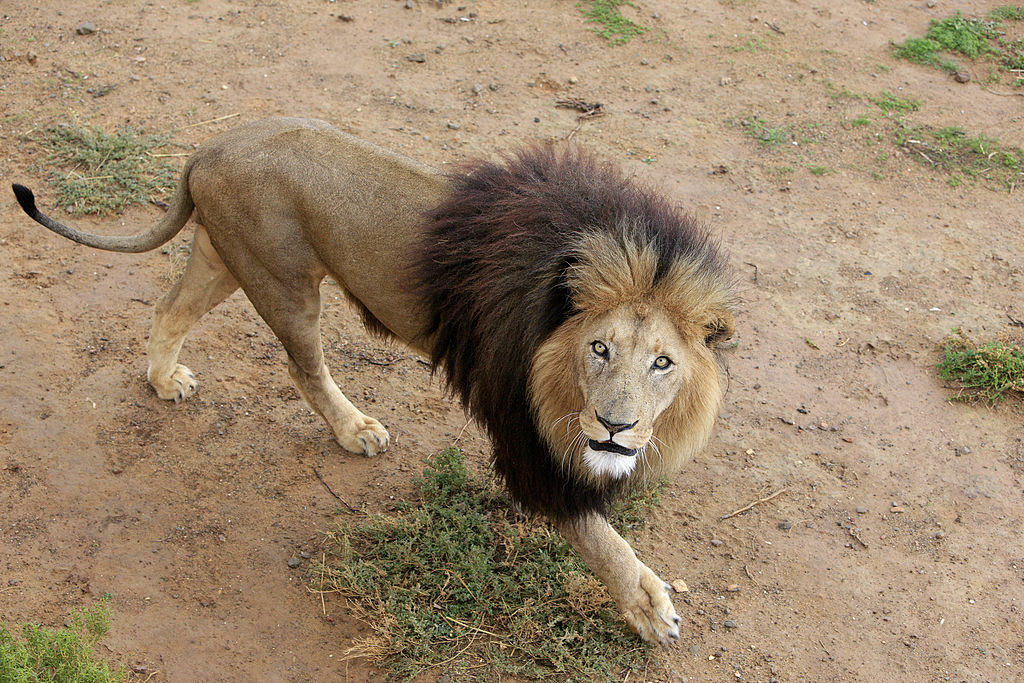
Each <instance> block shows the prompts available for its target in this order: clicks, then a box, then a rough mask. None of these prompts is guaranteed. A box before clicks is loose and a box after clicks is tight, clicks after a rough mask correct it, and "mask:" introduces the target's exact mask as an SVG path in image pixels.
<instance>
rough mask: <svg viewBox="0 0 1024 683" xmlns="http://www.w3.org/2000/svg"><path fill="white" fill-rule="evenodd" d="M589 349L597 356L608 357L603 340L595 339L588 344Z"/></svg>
mask: <svg viewBox="0 0 1024 683" xmlns="http://www.w3.org/2000/svg"><path fill="white" fill-rule="evenodd" d="M590 350H591V351H593V352H594V355H595V356H597V357H598V358H607V357H608V347H607V346H605V344H604V342H599V341H595V342H592V343H591V344H590Z"/></svg>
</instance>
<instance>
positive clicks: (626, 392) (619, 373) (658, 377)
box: [575, 306, 687, 478]
mask: <svg viewBox="0 0 1024 683" xmlns="http://www.w3.org/2000/svg"><path fill="white" fill-rule="evenodd" d="M588 340H589V341H588ZM576 346H577V348H576V358H575V374H576V378H577V382H578V384H579V390H580V394H581V397H582V399H583V405H582V407H581V409H580V411H579V430H580V431H579V434H578V437H579V440H580V441H582V443H581V451H582V461H583V465H584V466H585V467H587V468H588V469H589V470H590V471H591V472H593V474H594V475H595V476H597V477H605V476H607V477H610V478H619V477H623V476H626V475H629V474H630V473H632V471H633V469H634V468H635V467H636V462H637V457H638V454H640V457H643V453H641V451H645V450H646V449H647V448H648V447H651V446H650V444H651V437H652V434H653V433H654V423H655V420H656V419H657V417H658V416H659V415H661V414H662V412H664V410H665V409H666V408H668V407H669V406H670V405H671V404H672V402H673V401H674V400H675V398H676V396H677V395H678V394H679V389H680V387H682V385H683V384H684V382H685V381H686V379H687V351H686V349H685V344H684V342H683V340H682V339H681V338H680V336H679V333H678V331H677V330H676V329H675V326H674V325H672V324H671V322H669V320H668V318H667V317H666V316H665V314H664V313H663V312H661V311H647V312H644V311H637V310H635V309H634V308H633V307H626V306H623V307H620V308H617V309H615V310H614V311H612V312H610V313H607V314H605V315H602V316H600V317H598V318H596V319H594V320H589V321H587V322H586V323H585V324H584V325H583V326H582V329H581V330H580V336H579V337H578V338H577V344H576ZM653 448H657V445H656V444H655V446H653Z"/></svg>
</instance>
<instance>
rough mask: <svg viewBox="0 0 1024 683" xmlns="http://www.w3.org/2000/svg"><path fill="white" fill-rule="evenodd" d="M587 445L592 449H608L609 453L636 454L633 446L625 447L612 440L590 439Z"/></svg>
mask: <svg viewBox="0 0 1024 683" xmlns="http://www.w3.org/2000/svg"><path fill="white" fill-rule="evenodd" d="M587 445H588V446H590V449H591V450H594V451H608V452H610V453H618V454H619V455H636V449H635V448H626V447H625V446H620V445H619V444H617V443H615V442H613V441H594V440H593V439H591V440H590V443H588V444H587Z"/></svg>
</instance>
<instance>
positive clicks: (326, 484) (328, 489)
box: [312, 467, 359, 512]
mask: <svg viewBox="0 0 1024 683" xmlns="http://www.w3.org/2000/svg"><path fill="white" fill-rule="evenodd" d="M312 470H313V474H315V475H316V478H317V479H319V480H320V483H321V484H323V485H324V488H325V489H327V493H329V494H331V495H332V496H334V497H335V498H336V499H338V500H340V501H341V502H342V503H343V504H344V505H345V507H347V508H348V509H349V511H350V512H359V510H358V509H356V508H354V507H352V506H351V505H349V503H348V501H347V500H345V499H344V498H342V497H341V496H339V495H338V494H337V493H335V492H334V489H332V488H331V487H330V485H329V484H328V483H327V482H326V481H324V478H323V477H321V476H320V470H318V469H317V468H315V467H313V468H312Z"/></svg>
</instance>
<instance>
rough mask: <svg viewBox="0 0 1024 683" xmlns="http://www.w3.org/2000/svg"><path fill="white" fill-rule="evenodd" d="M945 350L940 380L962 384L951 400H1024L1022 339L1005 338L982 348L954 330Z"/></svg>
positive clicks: (995, 401) (990, 401)
mask: <svg viewBox="0 0 1024 683" xmlns="http://www.w3.org/2000/svg"><path fill="white" fill-rule="evenodd" d="M944 351H945V357H944V358H943V360H942V362H941V363H939V365H938V367H939V377H941V378H942V379H944V380H948V381H952V382H955V383H957V384H959V385H960V391H959V392H958V393H957V394H956V395H954V396H952V397H951V399H955V400H977V399H980V398H984V399H986V400H988V402H989V403H997V402H999V401H1000V400H1002V399H1003V398H1006V397H1007V396H1010V395H1015V396H1017V397H1018V398H1022V397H1024V345H1022V343H1021V341H1020V340H1012V339H1009V338H1008V337H1004V338H1001V339H996V340H993V341H990V342H988V343H986V344H984V345H982V346H978V345H977V344H975V343H973V342H971V341H970V340H968V339H967V338H966V337H965V336H964V335H963V334H962V333H961V332H960V331H959V330H956V329H954V330H953V335H952V336H950V337H949V338H948V339H947V340H946V345H945V350H944Z"/></svg>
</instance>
